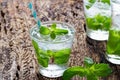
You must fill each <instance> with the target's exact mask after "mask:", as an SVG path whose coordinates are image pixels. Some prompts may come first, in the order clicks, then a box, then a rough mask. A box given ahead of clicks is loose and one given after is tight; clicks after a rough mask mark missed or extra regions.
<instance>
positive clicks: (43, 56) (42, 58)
mask: <svg viewBox="0 0 120 80" xmlns="http://www.w3.org/2000/svg"><path fill="white" fill-rule="evenodd" d="M37 59H38V63H39V64H41V65H42V66H43V67H48V62H49V56H48V55H46V53H44V52H41V53H40V54H39V56H38V55H37Z"/></svg>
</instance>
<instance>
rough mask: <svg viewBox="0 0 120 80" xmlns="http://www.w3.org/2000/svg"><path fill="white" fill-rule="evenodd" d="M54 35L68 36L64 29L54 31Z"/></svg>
mask: <svg viewBox="0 0 120 80" xmlns="http://www.w3.org/2000/svg"><path fill="white" fill-rule="evenodd" d="M55 34H57V35H63V34H68V30H65V29H56V30H55Z"/></svg>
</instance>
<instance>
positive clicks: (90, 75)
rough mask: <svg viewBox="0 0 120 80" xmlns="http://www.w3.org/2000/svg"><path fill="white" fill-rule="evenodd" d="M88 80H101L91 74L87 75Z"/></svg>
mask: <svg viewBox="0 0 120 80" xmlns="http://www.w3.org/2000/svg"><path fill="white" fill-rule="evenodd" d="M87 80H99V79H98V77H97V76H95V75H94V74H92V73H91V74H89V75H87Z"/></svg>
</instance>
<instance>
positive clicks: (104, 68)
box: [91, 63, 112, 77]
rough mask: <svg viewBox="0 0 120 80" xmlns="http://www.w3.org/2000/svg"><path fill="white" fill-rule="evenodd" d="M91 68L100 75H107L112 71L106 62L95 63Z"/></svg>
mask: <svg viewBox="0 0 120 80" xmlns="http://www.w3.org/2000/svg"><path fill="white" fill-rule="evenodd" d="M91 68H93V69H92V70H93V73H94V74H95V75H96V76H98V77H106V76H108V75H109V74H110V73H111V72H112V70H111V68H110V67H109V65H108V64H104V63H101V64H94V65H93V66H92V67H91Z"/></svg>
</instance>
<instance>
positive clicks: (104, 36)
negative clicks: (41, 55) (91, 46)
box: [87, 29, 109, 41]
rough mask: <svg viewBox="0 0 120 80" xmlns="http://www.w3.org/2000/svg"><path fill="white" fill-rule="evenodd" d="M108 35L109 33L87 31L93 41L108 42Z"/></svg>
mask: <svg viewBox="0 0 120 80" xmlns="http://www.w3.org/2000/svg"><path fill="white" fill-rule="evenodd" d="M108 35H109V32H108V31H101V30H91V29H87V36H88V37H89V38H91V39H93V40H97V41H104V40H108Z"/></svg>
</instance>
